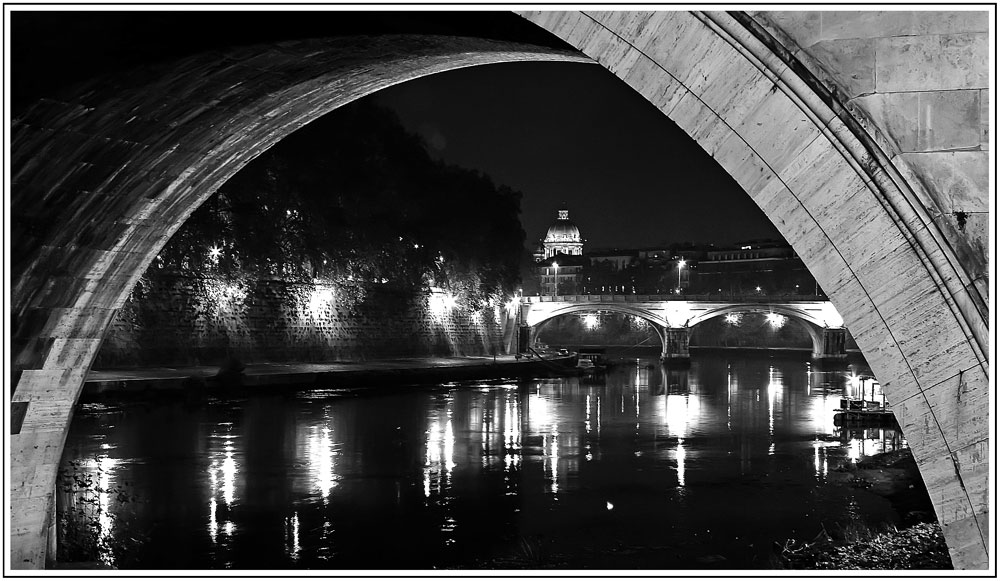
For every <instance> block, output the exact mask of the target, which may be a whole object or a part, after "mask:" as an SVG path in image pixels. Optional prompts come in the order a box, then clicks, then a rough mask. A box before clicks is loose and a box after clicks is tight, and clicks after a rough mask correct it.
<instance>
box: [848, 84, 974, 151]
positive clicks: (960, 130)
mask: <svg viewBox="0 0 1000 581" xmlns="http://www.w3.org/2000/svg"><path fill="white" fill-rule="evenodd" d="M980 93H981V91H980V90H977V89H970V90H956V91H930V92H912V93H878V94H874V95H868V96H864V97H860V98H858V99H856V101H855V102H856V103H858V104H859V105H860V106H861V107H862V108H863V109H865V110H866V111H867V112H868V113H869V115H870V116H871V118H872V119H873V120H874V121H875V123H876V124H877V125H878V127H879V129H880V130H881V131H882V132H883V133H884V134H885V135H886V136H888V137H890V138H891V139H892V140H893V141H894V142H895V143H896V145H897V146H898V147H899V151H901V152H903V153H912V152H928V151H941V150H952V149H975V148H978V146H979V144H980V141H981V139H980V138H981V127H980V125H979V119H980V111H981V107H980V103H979V99H980Z"/></svg>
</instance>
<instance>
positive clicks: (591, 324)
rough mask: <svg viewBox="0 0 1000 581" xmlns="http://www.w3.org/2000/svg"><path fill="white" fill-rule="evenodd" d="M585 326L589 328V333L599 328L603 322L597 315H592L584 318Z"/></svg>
mask: <svg viewBox="0 0 1000 581" xmlns="http://www.w3.org/2000/svg"><path fill="white" fill-rule="evenodd" d="M583 324H584V326H585V327H587V330H588V331H591V330H594V329H596V328H597V327H599V326H600V325H601V321H600V319H598V318H597V315H594V314H590V315H586V316H585V317H583Z"/></svg>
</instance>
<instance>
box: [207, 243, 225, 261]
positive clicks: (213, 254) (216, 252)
mask: <svg viewBox="0 0 1000 581" xmlns="http://www.w3.org/2000/svg"><path fill="white" fill-rule="evenodd" d="M221 256H222V249H221V248H219V247H218V246H213V247H211V248H209V249H208V258H209V259H210V260H211V261H212V262H213V263H214V264H218V263H219V257H221Z"/></svg>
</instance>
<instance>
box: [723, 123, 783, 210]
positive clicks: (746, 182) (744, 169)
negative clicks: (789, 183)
mask: <svg viewBox="0 0 1000 581" xmlns="http://www.w3.org/2000/svg"><path fill="white" fill-rule="evenodd" d="M714 156H715V159H716V160H718V162H719V165H721V166H722V167H723V168H724V169H725V170H726V172H727V173H729V175H730V176H732V178H733V179H734V180H736V183H738V184H739V185H740V186H741V187H742V188H743V190H744V191H745V192H747V193H748V194H750V197H751V198H753V199H754V200H762V199H764V196H763V194H762V192H763V191H764V190H765V188H768V186H769V185H770V184H773V183H779V182H778V180H777V176H776V175H775V174H774V172H773V171H771V168H769V167H767V164H765V163H764V161H763V160H762V159H761V158H760V156H759V155H757V154H756V153H755V152H754V151H753V150H752V149H750V148H749V147H747V146H746V143H745V142H744V141H743V139H742V138H741V137H740V136H739V135H737V134H736V133H733V132H731V133H730V134H729V135H728V136H727V137H726V138H725V139H723V140H722V142H721V143H720V144H719V146H718V148H717V149H716V151H715V153H714ZM768 189H769V188H768Z"/></svg>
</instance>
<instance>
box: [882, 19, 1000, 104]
mask: <svg viewBox="0 0 1000 581" xmlns="http://www.w3.org/2000/svg"><path fill="white" fill-rule="evenodd" d="M988 42H989V41H988V36H987V35H986V34H985V33H976V34H972V33H967V34H943V35H933V36H898V37H889V38H880V39H879V40H878V42H877V44H876V46H875V78H876V82H875V90H876V91H878V92H879V93H894V92H899V91H945V90H951V89H985V88H988V86H989V72H988V70H987V68H986V59H987V55H988V52H987V46H988V45H987V43H988Z"/></svg>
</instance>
